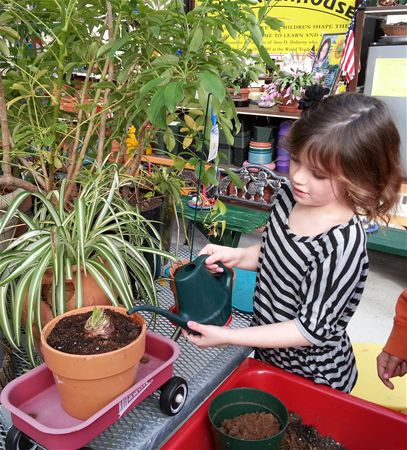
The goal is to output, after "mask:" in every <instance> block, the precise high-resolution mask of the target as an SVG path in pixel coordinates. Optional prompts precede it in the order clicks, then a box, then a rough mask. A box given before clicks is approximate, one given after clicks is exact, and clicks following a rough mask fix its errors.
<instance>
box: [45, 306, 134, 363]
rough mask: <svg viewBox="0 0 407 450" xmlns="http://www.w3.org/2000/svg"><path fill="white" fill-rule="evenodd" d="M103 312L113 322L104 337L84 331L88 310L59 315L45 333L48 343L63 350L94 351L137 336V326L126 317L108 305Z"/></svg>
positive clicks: (119, 345) (121, 344)
mask: <svg viewBox="0 0 407 450" xmlns="http://www.w3.org/2000/svg"><path fill="white" fill-rule="evenodd" d="M104 312H105V314H106V316H107V317H108V318H109V319H110V320H111V321H112V324H113V326H114V331H113V333H112V334H111V336H109V337H108V338H105V337H100V336H96V337H95V336H93V337H88V336H87V335H86V332H85V323H86V321H87V320H88V318H89V316H90V315H91V314H92V311H90V312H87V313H83V314H73V315H71V316H67V317H64V318H63V319H61V320H60V321H59V322H58V323H57V324H56V325H55V327H54V328H53V330H52V331H51V333H50V334H49V336H48V338H47V343H48V345H50V346H51V347H53V348H55V349H56V350H59V351H61V352H64V353H72V354H76V355H96V354H99V353H106V352H111V351H113V350H117V349H119V348H122V347H125V346H126V345H128V344H130V343H131V342H133V341H134V340H135V339H137V338H138V336H139V335H140V332H141V326H140V325H138V324H137V323H135V322H133V320H132V319H131V318H130V317H127V316H125V315H123V314H120V313H118V312H116V311H112V310H110V309H105V310H104Z"/></svg>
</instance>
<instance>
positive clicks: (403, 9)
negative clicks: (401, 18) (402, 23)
mask: <svg viewBox="0 0 407 450" xmlns="http://www.w3.org/2000/svg"><path fill="white" fill-rule="evenodd" d="M363 11H364V13H365V14H369V15H370V14H373V15H375V16H389V15H396V14H407V5H397V6H367V7H366V8H365V9H364V10H363Z"/></svg>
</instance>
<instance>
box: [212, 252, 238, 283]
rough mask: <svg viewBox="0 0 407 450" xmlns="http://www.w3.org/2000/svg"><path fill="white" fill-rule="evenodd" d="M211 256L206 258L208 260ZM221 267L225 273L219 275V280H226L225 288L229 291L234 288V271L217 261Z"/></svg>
mask: <svg viewBox="0 0 407 450" xmlns="http://www.w3.org/2000/svg"><path fill="white" fill-rule="evenodd" d="M208 256H210V255H206V256H205V261H206V258H207V257H208ZM215 264H217V265H218V266H219V267H221V268H222V269H223V273H220V274H217V277H218V279H219V280H225V288H226V289H229V288H232V282H233V270H231V269H229V267H226V266H225V265H224V264H223V263H222V262H221V261H216V263H215Z"/></svg>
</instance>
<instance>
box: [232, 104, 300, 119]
mask: <svg viewBox="0 0 407 450" xmlns="http://www.w3.org/2000/svg"><path fill="white" fill-rule="evenodd" d="M236 112H237V113H238V114H244V115H246V116H263V117H277V118H281V119H293V120H295V119H298V118H299V117H300V114H301V113H300V112H298V113H286V112H281V111H279V109H278V107H277V106H273V107H272V108H260V107H259V106H257V105H249V106H245V107H242V108H236Z"/></svg>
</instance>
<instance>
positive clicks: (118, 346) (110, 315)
mask: <svg viewBox="0 0 407 450" xmlns="http://www.w3.org/2000/svg"><path fill="white" fill-rule="evenodd" d="M72 330H75V333H72ZM145 340H146V324H145V322H144V319H143V318H142V317H141V316H140V315H138V314H132V315H131V316H128V315H127V310H126V309H125V308H118V307H114V306H104V307H86V308H80V309H77V310H74V311H69V312H67V313H65V314H62V315H60V316H58V317H56V318H55V319H53V320H52V321H51V322H49V323H48V324H47V325H46V326H45V327H44V329H43V331H42V333H41V350H42V354H43V356H44V361H45V364H46V365H47V367H48V368H49V369H50V370H51V372H52V373H53V375H54V379H55V384H56V386H57V389H58V392H59V395H60V397H61V404H62V406H63V408H64V409H65V411H66V412H67V413H68V414H70V415H71V416H73V417H76V418H78V419H81V420H86V419H88V418H89V417H90V416H92V415H93V414H95V413H96V412H97V411H99V410H100V409H102V408H103V407H104V406H105V405H107V404H108V403H109V402H110V401H112V400H113V399H114V398H116V397H117V396H118V395H120V394H121V393H123V392H124V391H125V390H126V389H128V388H129V387H130V386H132V385H133V384H134V382H135V380H136V375H137V370H138V366H139V363H140V359H141V358H142V356H143V354H144V351H145Z"/></svg>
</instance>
